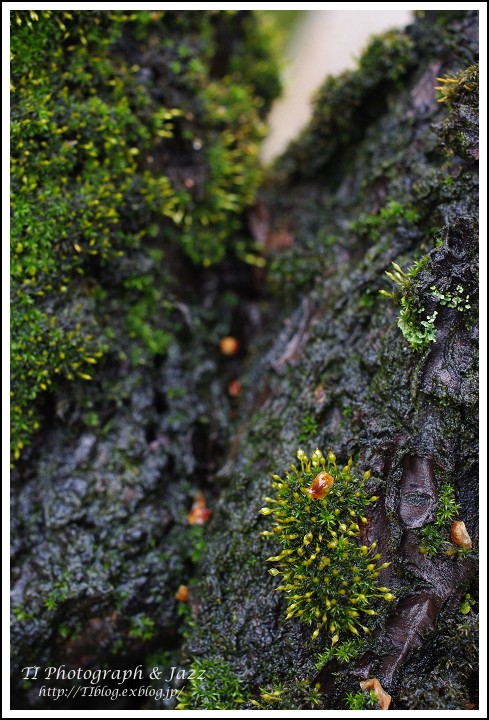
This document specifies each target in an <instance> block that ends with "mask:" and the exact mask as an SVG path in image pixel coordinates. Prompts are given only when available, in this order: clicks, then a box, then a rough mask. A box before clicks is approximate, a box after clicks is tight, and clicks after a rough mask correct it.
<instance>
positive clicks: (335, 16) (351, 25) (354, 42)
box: [261, 10, 412, 162]
mask: <svg viewBox="0 0 489 720" xmlns="http://www.w3.org/2000/svg"><path fill="white" fill-rule="evenodd" d="M261 16H262V22H263V23H265V24H270V25H273V26H274V30H275V33H274V35H275V37H277V38H278V40H277V41H278V42H281V43H282V44H283V47H281V48H280V50H281V52H282V55H283V57H284V65H283V68H282V82H283V94H282V97H281V98H280V99H279V100H277V101H276V102H275V103H274V105H273V108H272V111H271V113H270V117H269V123H270V134H269V136H268V137H267V139H266V140H265V143H264V145H263V148H262V159H263V160H264V161H265V162H271V161H272V160H273V159H274V158H275V157H276V156H277V155H279V154H280V153H281V152H282V151H283V150H285V147H286V146H287V144H288V142H289V141H290V140H292V138H293V137H295V136H296V135H297V133H298V131H299V130H300V129H301V128H302V127H303V126H304V125H305V124H306V123H307V121H308V119H309V116H310V113H311V97H312V96H313V94H314V91H315V90H316V88H318V87H319V85H321V84H322V82H323V80H324V79H325V77H326V75H330V74H337V73H339V72H341V71H342V70H347V69H349V68H353V67H355V64H356V59H357V58H358V57H359V56H360V55H361V52H362V50H363V49H364V47H365V46H366V44H367V42H368V39H369V37H370V36H371V35H372V34H377V33H382V32H385V31H387V30H391V29H393V28H402V27H405V26H406V25H408V24H409V23H410V22H411V19H412V13H411V12H410V11H408V10H385V11H384V10H312V11H311V10H306V11H304V10H303V11H301V10H276V11H263V12H262V13H261Z"/></svg>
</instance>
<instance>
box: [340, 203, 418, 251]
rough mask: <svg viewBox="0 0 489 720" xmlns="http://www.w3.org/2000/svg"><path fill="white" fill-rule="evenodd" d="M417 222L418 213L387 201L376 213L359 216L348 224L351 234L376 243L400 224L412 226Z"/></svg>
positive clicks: (407, 207) (408, 207)
mask: <svg viewBox="0 0 489 720" xmlns="http://www.w3.org/2000/svg"><path fill="white" fill-rule="evenodd" d="M418 220H419V213H418V212H417V211H416V210H415V209H414V208H413V207H410V206H406V205H403V204H402V203H400V202H399V201H398V200H389V201H388V202H387V203H386V204H385V205H384V207H383V208H381V210H379V212H377V213H375V214H374V213H372V214H369V215H361V216H360V217H359V218H358V220H355V221H354V222H352V223H351V224H350V229H351V230H352V232H355V233H359V234H360V235H364V236H366V237H368V238H369V239H370V240H372V241H374V242H377V241H378V240H379V239H380V237H381V236H382V234H383V233H385V232H387V231H391V232H392V230H394V229H396V228H397V227H398V226H399V225H400V224H401V223H404V224H405V225H413V224H415V223H416V222H417V221H418Z"/></svg>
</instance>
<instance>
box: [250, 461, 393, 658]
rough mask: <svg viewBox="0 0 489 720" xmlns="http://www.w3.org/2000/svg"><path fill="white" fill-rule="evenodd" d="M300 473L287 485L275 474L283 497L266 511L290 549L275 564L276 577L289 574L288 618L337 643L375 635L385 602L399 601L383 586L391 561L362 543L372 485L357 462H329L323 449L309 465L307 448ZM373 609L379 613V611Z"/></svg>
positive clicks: (284, 584) (271, 501)
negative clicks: (368, 485)
mask: <svg viewBox="0 0 489 720" xmlns="http://www.w3.org/2000/svg"><path fill="white" fill-rule="evenodd" d="M297 457H298V459H299V461H300V469H298V468H297V467H296V466H295V465H291V469H292V472H291V473H289V472H286V473H285V479H282V478H281V477H279V476H278V475H273V476H272V477H273V483H272V485H273V487H274V488H275V490H276V491H277V496H276V498H265V499H266V501H267V502H268V503H269V504H270V505H271V507H268V506H267V507H264V508H262V510H261V511H260V512H261V513H262V514H263V515H273V516H274V527H273V530H272V531H268V530H266V531H264V532H263V533H262V535H263V536H265V537H275V538H276V539H277V540H278V541H279V542H280V544H281V546H282V550H281V552H280V553H279V554H278V555H275V556H272V557H270V558H268V561H269V562H273V563H275V564H276V567H274V568H273V569H272V570H270V574H271V575H281V578H282V585H280V586H279V588H277V589H279V590H282V591H283V592H285V593H286V594H287V596H288V605H287V610H286V618H287V619H290V618H292V617H298V618H300V619H301V620H303V621H305V622H306V623H308V624H313V625H315V630H314V632H313V633H312V638H313V639H315V638H316V637H318V636H319V634H320V633H321V632H323V631H324V632H325V633H328V634H329V635H330V636H331V642H332V645H335V644H336V643H338V641H339V640H343V639H344V638H345V637H347V636H348V635H351V634H353V635H357V636H359V635H360V633H361V632H363V633H367V634H368V633H370V628H371V626H372V623H373V621H374V618H375V616H376V615H377V614H378V610H377V609H375V608H376V607H378V605H379V603H380V602H382V601H387V602H390V601H392V600H394V596H393V595H392V593H391V592H390V591H389V589H388V588H386V587H382V586H380V587H379V582H380V581H379V579H378V578H379V574H380V571H381V570H382V569H383V568H386V567H388V566H389V565H390V563H388V562H386V563H382V564H380V563H379V560H380V553H375V549H376V547H377V543H376V542H373V543H372V544H371V545H369V546H367V545H361V544H360V542H359V536H360V533H361V525H362V524H364V523H366V522H367V519H366V517H365V511H366V508H367V507H368V505H370V504H372V503H375V502H376V501H377V500H378V499H379V498H378V496H369V494H368V491H367V488H366V481H367V480H368V478H369V477H370V472H366V473H365V474H364V476H363V478H362V479H358V478H357V477H356V476H355V474H354V473H352V469H351V468H352V461H351V459H350V460H349V461H348V463H347V465H346V466H345V467H343V468H340V467H338V465H337V464H336V458H335V455H334V453H332V452H329V453H328V456H327V458H325V457H324V455H323V454H322V453H321V451H320V450H319V449H317V450H315V451H314V453H313V454H312V456H311V459H309V458H308V457H307V456H306V454H305V453H304V452H303V451H302V450H299V451H298V453H297ZM372 606H373V607H372Z"/></svg>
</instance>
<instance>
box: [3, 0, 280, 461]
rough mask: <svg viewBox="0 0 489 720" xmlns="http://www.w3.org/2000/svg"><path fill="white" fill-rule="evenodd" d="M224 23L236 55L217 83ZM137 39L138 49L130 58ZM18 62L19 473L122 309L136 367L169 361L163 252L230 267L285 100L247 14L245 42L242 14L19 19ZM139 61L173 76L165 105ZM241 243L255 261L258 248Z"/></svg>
mask: <svg viewBox="0 0 489 720" xmlns="http://www.w3.org/2000/svg"><path fill="white" fill-rule="evenodd" d="M224 20H225V22H226V23H227V27H228V29H229V36H230V37H235V36H236V44H235V45H236V49H234V46H233V48H231V47H230V48H229V50H228V52H227V59H228V63H227V67H226V68H225V71H224V74H223V75H222V76H221V77H219V79H216V77H215V74H216V73H215V67H214V59H215V57H216V55H217V54H218V53H220V52H221V50H222V49H221V48H220V47H219V40H220V39H219V25H220V23H221V22H223V21H224ZM238 37H239V41H238ZM128 38H130V39H131V40H130V42H129V43H128ZM134 38H138V39H139V43H140V45H139V46H138V50H137V51H136V50H134V49H133V50H128V49H127V48H128V47H132V46H133V44H134V43H133V40H134ZM155 40H157V42H155ZM233 42H234V41H233ZM155 48H156V49H155ZM11 52H12V73H11V78H12V103H11V107H12V111H11V168H12V181H11V192H12V232H11V293H12V303H11V338H12V340H11V369H12V380H11V390H12V403H11V420H12V457H13V460H17V459H18V458H19V457H20V454H21V451H22V448H23V447H24V445H25V444H26V443H28V442H29V440H30V438H31V436H32V434H33V432H34V431H35V430H37V429H38V428H39V426H40V415H39V410H38V407H39V403H38V398H39V396H40V395H42V394H43V393H45V392H46V391H48V390H50V389H53V388H55V387H56V385H57V384H58V383H59V381H62V380H69V381H75V380H83V381H90V380H91V379H92V378H93V376H94V372H95V368H94V366H95V365H96V364H97V362H98V361H99V359H100V357H102V355H104V354H105V353H106V352H107V351H108V350H109V349H110V347H111V345H112V344H113V339H114V338H115V337H116V335H117V333H118V331H117V330H116V329H115V328H114V324H115V322H116V320H115V319H116V318H117V317H119V316H120V315H121V307H122V308H124V307H126V308H128V311H127V334H128V336H129V338H130V339H131V341H133V342H132V345H131V349H130V355H131V357H132V360H133V361H134V362H135V363H136V364H137V363H139V362H142V361H144V358H145V357H146V356H148V355H149V356H150V357H151V356H154V355H162V354H164V353H165V352H166V350H167V348H168V346H169V344H170V342H171V327H172V324H171V323H170V322H169V320H168V318H169V315H170V313H171V310H172V307H171V303H168V285H167V281H166V279H165V280H163V281H162V270H161V265H162V261H163V265H164V256H165V252H164V250H163V248H165V249H167V248H172V247H173V250H172V251H173V252H174V247H175V245H176V246H177V247H180V248H181V249H183V251H184V252H185V253H186V254H187V255H188V256H189V257H190V258H191V260H192V261H193V262H195V263H199V264H203V265H210V264H212V263H215V262H218V261H219V260H221V259H222V258H224V257H225V255H226V254H228V253H230V252H234V247H233V238H234V236H235V234H236V232H237V231H238V230H239V229H240V227H241V220H240V218H239V216H240V213H241V212H242V210H243V209H244V208H245V206H246V205H247V204H249V203H251V202H253V199H254V195H255V192H256V188H257V185H258V183H259V181H260V171H259V166H258V150H259V142H260V140H261V138H262V137H263V134H264V125H263V122H262V119H261V118H262V116H263V114H264V112H265V111H266V108H267V107H268V105H269V103H270V101H271V99H272V98H273V97H274V94H276V93H277V91H278V86H277V85H275V86H273V78H274V77H275V78H276V71H275V69H274V68H275V65H274V62H273V61H271V59H270V57H269V55H267V53H266V44H265V42H264V38H263V35H262V34H261V33H260V31H259V29H258V27H257V23H256V17H255V16H254V15H253V14H251V13H250V14H248V15H247V17H246V30H245V31H244V32H243V31H242V28H241V16H240V15H239V14H236V13H229V14H228V13H222V14H219V13H217V14H216V13H213V12H201V11H200V12H172V13H165V12H155V13H150V12H145V11H144V12H133V13H130V14H129V13H124V12H111V11H71V12H66V11H59V12H58V11H56V12H53V11H50V10H43V11H39V12H35V11H15V12H13V13H12V15H11ZM131 52H132V53H133V55H134V53H135V55H134V58H132V57H130V54H131ZM133 59H138V60H140V61H141V62H144V63H145V65H147V66H148V65H149V66H150V67H151V66H157V67H160V68H162V72H163V73H164V79H163V81H162V86H163V88H164V89H163V95H164V97H162V96H161V92H162V91H161V86H160V85H158V84H157V83H156V84H154V83H153V82H152V81H146V80H142V79H141V78H142V76H141V67H140V66H139V65H138V64H137V63H136V62H131V60H133ZM254 63H256V64H257V65H259V67H260V68H261V70H260V73H259V74H260V77H261V80H260V82H258V80H257V81H256V82H254V80H253V72H254V69H253V68H254ZM245 70H246V72H245ZM158 72H159V70H158ZM265 77H267V78H268V79H267V80H265V79H264V78H265ZM175 104H178V107H175ZM183 157H184V158H186V159H185V165H186V167H185V169H184V170H183V171H180V170H179V168H178V167H177V170H176V171H175V167H174V166H179V163H180V159H181V158H183ZM170 175H171V177H170ZM240 242H241V245H243V247H244V249H243V251H242V255H243V256H244V257H245V258H246V257H248V256H250V257H251V256H252V254H253V253H250V249H252V245H251V243H250V242H249V241H248V243H246V242H245V241H244V240H243V239H241V241H240ZM157 245H160V246H162V247H155V246H157ZM138 253H139V255H138ZM155 253H159V258H158V259H157V258H156V257H155ZM135 258H136V260H137V262H135ZM124 262H125V264H124ZM131 263H133V266H134V267H133V269H132V270H131ZM138 265H139V266H140V268H138ZM140 269H143V272H142V273H141V272H140ZM104 285H105V287H104ZM107 288H108V289H107ZM109 308H110V312H109V311H108V309H109ZM162 308H163V310H164V312H163V318H162V317H161V309H162ZM165 311H167V312H165ZM122 312H123V313H124V312H125V310H123V311H122ZM165 318H166V319H167V322H166V326H167V327H165V322H164V319H165ZM168 328H170V329H168Z"/></svg>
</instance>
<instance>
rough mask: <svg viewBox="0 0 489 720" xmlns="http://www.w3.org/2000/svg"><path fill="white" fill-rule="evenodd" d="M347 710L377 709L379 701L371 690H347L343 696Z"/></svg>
mask: <svg viewBox="0 0 489 720" xmlns="http://www.w3.org/2000/svg"><path fill="white" fill-rule="evenodd" d="M345 702H346V706H347V708H348V710H378V709H379V702H378V700H377V695H376V694H375V693H374V692H373V690H368V691H367V690H363V692H358V693H354V692H349V693H348V694H347V696H346V698H345Z"/></svg>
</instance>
